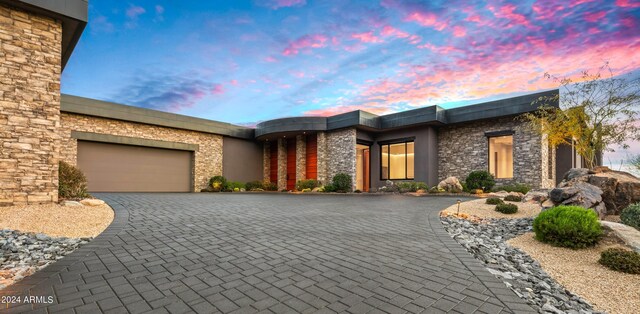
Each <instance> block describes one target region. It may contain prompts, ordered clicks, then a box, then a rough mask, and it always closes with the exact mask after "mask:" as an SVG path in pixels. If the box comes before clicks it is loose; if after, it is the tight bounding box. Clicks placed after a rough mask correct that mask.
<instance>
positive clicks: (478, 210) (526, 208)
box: [444, 198, 541, 219]
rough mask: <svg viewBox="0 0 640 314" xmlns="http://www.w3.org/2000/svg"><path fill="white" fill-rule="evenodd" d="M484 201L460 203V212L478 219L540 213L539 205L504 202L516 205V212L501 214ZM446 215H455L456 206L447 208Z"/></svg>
mask: <svg viewBox="0 0 640 314" xmlns="http://www.w3.org/2000/svg"><path fill="white" fill-rule="evenodd" d="M486 201H487V200H486V199H484V198H482V199H477V200H471V201H466V202H462V203H460V212H461V213H465V214H469V215H473V216H477V217H480V218H509V219H511V218H523V217H535V216H537V215H538V214H539V213H540V209H541V207H540V205H538V204H531V203H521V202H505V203H510V204H516V205H518V212H517V213H515V214H503V213H500V212H497V211H495V208H496V206H495V205H489V204H486ZM444 211H445V212H448V213H456V212H457V211H458V205H457V204H456V205H452V206H449V207H448V208H446V209H445V210H444Z"/></svg>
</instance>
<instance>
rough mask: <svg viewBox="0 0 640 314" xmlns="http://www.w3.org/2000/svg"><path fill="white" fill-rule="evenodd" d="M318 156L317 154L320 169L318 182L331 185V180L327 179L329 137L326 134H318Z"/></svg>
mask: <svg viewBox="0 0 640 314" xmlns="http://www.w3.org/2000/svg"><path fill="white" fill-rule="evenodd" d="M317 136H318V154H317V159H318V163H317V165H316V166H317V167H318V181H320V183H321V184H322V185H326V184H329V183H331V182H329V181H330V180H331V179H330V178H327V158H328V156H327V135H326V133H324V132H318V133H317Z"/></svg>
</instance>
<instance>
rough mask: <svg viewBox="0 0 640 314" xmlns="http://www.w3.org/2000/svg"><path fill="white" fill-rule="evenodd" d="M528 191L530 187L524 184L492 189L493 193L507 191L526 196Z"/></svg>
mask: <svg viewBox="0 0 640 314" xmlns="http://www.w3.org/2000/svg"><path fill="white" fill-rule="evenodd" d="M530 190H531V187H530V186H528V185H526V184H520V183H516V184H509V185H503V186H499V187H495V188H493V189H492V191H493V192H498V191H507V192H520V193H522V194H527V193H528V192H529V191H530Z"/></svg>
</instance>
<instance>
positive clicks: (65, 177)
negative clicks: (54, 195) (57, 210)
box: [58, 161, 90, 199]
mask: <svg viewBox="0 0 640 314" xmlns="http://www.w3.org/2000/svg"><path fill="white" fill-rule="evenodd" d="M58 180H59V183H58V196H59V197H60V198H65V199H82V198H87V197H89V196H90V195H89V193H87V177H85V176H84V173H82V171H81V170H80V169H78V168H76V167H74V166H72V165H70V164H68V163H66V162H64V161H61V162H60V164H59V167H58Z"/></svg>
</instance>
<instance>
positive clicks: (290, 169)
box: [287, 139, 296, 191]
mask: <svg viewBox="0 0 640 314" xmlns="http://www.w3.org/2000/svg"><path fill="white" fill-rule="evenodd" d="M295 188H296V140H295V139H290V140H288V141H287V190H289V191H292V190H294V189H295Z"/></svg>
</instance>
